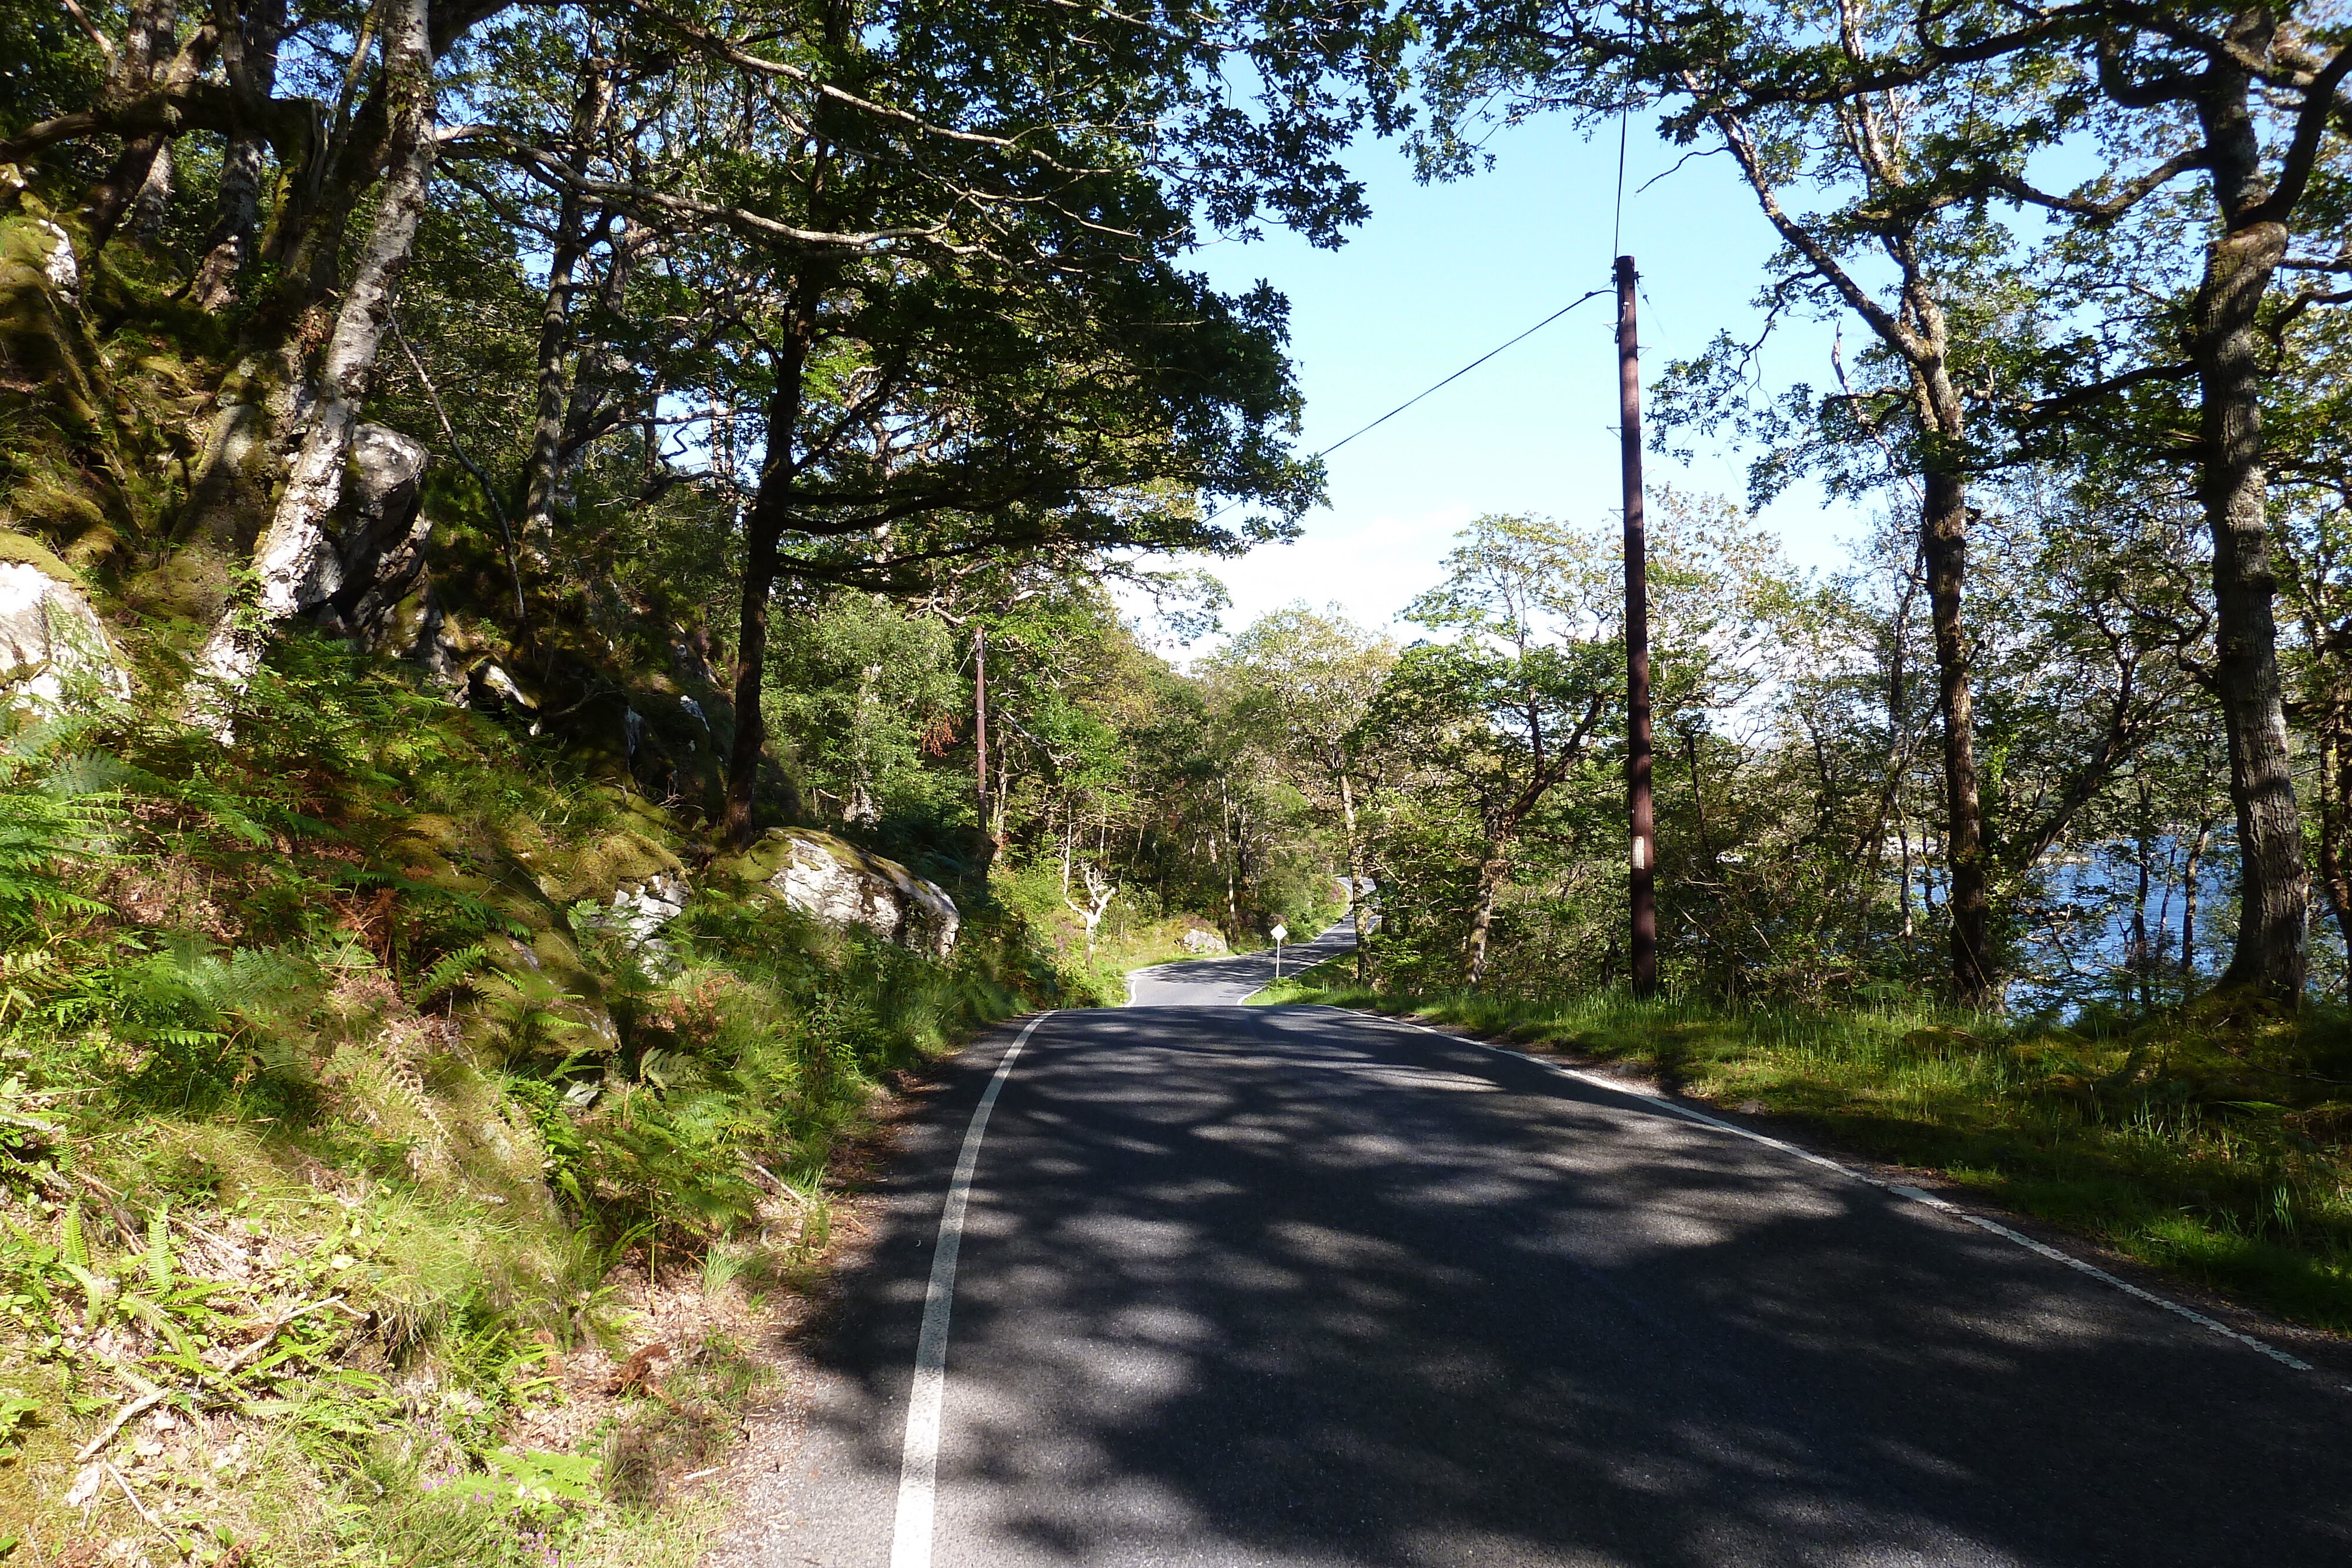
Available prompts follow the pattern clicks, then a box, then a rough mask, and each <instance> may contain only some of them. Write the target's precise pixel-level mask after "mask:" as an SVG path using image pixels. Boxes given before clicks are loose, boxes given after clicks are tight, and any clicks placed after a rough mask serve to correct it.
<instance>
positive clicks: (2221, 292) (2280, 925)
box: [2186, 10, 2310, 1004]
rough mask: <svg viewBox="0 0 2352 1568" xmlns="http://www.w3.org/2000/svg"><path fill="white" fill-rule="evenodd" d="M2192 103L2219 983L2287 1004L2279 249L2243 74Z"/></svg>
mask: <svg viewBox="0 0 2352 1568" xmlns="http://www.w3.org/2000/svg"><path fill="white" fill-rule="evenodd" d="M2276 26H2277V22H2276V19H2275V18H2274V17H2273V16H2271V14H2270V13H2268V12H2267V11H2258V10H2249V11H2247V12H2245V13H2243V14H2242V15H2241V16H2239V17H2237V18H2236V19H2235V20H2234V21H2233V22H2232V24H2231V28H2230V32H2231V37H2232V39H2233V41H2235V42H2239V43H2241V44H2243V45H2247V46H2249V47H2253V48H2256V49H2257V50H2259V49H2262V48H2265V47H2267V46H2268V44H2269V40H2270V37H2271V34H2272V33H2273V31H2274V30H2275V28H2276ZM2205 81H2206V83H2207V88H2206V90H2205V91H2204V92H2203V93H2202V94H2201V95H2200V98H2199V100H2198V105H2197V107H2198V113H2199V117H2200V120H2201V121H2202V123H2203V127H2204V130H2205V133H2206V145H2207V151H2208V155H2209V157H2210V162H2209V163H2208V165H2207V168H2208V170H2209V171H2210V174H2211V177H2212V182H2213V194H2214V198H2215V201H2216V203H2217V204H2218V205H2219V206H2220V208H2221V215H2222V223H2223V226H2224V232H2223V233H2222V235H2221V237H2220V238H2218V239H2216V240H2215V241H2213V243H2212V244H2211V245H2210V246H2209V247H2208V248H2207V250H2206V253H2205V276H2204V278H2203V280H2202V281H2201V282H2200V284H2199V286H2198V289H2197V294H2196V297H2195V299H2194V302H2193V304H2192V305H2191V307H2190V312H2189V329H2188V333H2187V344H2186V346H2187V349H2188V351H2189V361H2190V362H2191V363H2193V364H2194V365H2195V366H2196V367H2197V383H2198V392H2199V394H2200V409H2199V422H2198V423H2199V432H2198V434H2199V452H2198V482H2197V497H2198V500H2199V502H2200V504H2201V505H2202V507H2204V511H2205V520H2206V523H2207V526H2208V527H2209V528H2210V529H2211V530H2212V535H2213V636H2214V644H2215V648H2214V652H2215V658H2214V677H2215V685H2216V687H2217V689H2218V691H2219V694H2220V696H2221V718H2222V728H2223V730H2224V731H2225V733H2226V734H2227V735H2228V737H2229V743H2230V801H2231V805H2232V806H2233V807H2234V808H2235V809H2236V812H2237V820H2238V859H2239V864H2240V867H2241V870H2240V873H2239V878H2238V942H2237V949H2236V951H2235V952H2234V953H2233V954H2232V955H2231V958H2230V964H2229V967H2228V968H2227V969H2225V970H2224V971H2223V972H2222V975H2221V984H2222V985H2224V986H2249V987H2252V988H2255V989H2256V990H2259V991H2260V992H2262V993H2263V995H2265V996H2268V997H2271V998H2274V999H2276V1000H2279V1001H2284V1002H2287V1003H2289V1004H2293V1003H2294V1002H2295V1001H2297V1000H2299V999H2300V998H2301V997H2302V995H2303V987H2304V980H2305V968H2306V966H2307V964H2308V962H2309V955H2308V952H2307V950H2306V948H2305V912H2306V908H2307V904H2308V901H2309V897H2310V873H2309V871H2308V870H2307V868H2306V867H2305V862H2304V853H2303V821H2302V817H2301V814H2300V813H2299V812H2298V810H2296V807H2295V799H2294V771H2293V760H2292V758H2291V756H2290V753H2289V750H2288V745H2287V733H2286V705H2285V699H2284V691H2283V690H2282V687H2281V683H2280V679H2279V666H2278V628H2277V625H2276V623H2275V622H2274V621H2273V612H2272V600H2273V595H2274V593H2275V592H2276V589H2277V578H2276V574H2275V573H2274V571H2273V570H2272V566H2271V541H2270V527H2269V517H2268V507H2267V506H2266V500H2267V490H2268V486H2269V480H2270V475H2269V471H2268V469H2267V467H2266V466H2265V465H2264V464H2263V417H2262V379H2263V362H2262V344H2261V339H2260V336H2259V334H2258V333H2257V331H2256V329H2255V318H2256V315H2257V313H2258V312H2259V311H2260V309H2261V307H2262V302H2263V294H2264V293H2265V292H2266V291H2267V290H2268V289H2269V287H2270V283H2271V277H2272V276H2273V274H2274V273H2275V272H2276V271H2277V269H2278V264H2279V262H2280V261H2281V260H2282V259H2284V256H2285V255H2286V246H2287V230H2286V225H2284V223H2282V222H2279V221H2276V220H2275V219H2273V218H2271V217H2268V216H2263V217H2259V218H2254V217H2251V216H2250V214H2253V213H2255V212H2256V211H2257V209H2258V207H2259V204H2261V203H2262V202H2263V200H2264V198H2265V197H2267V196H2268V194H2269V193H2268V192H2267V191H2266V190H2264V189H2263V186H2262V184H2261V178H2262V134H2261V129H2260V127H2259V126H2258V125H2257V124H2256V122H2255V120H2254V116H2253V114H2252V110H2251V108H2250V106H2249V101H2248V100H2249V98H2250V96H2251V92H2252V80H2251V78H2248V77H2247V76H2246V74H2245V73H2244V72H2242V71H2241V70H2238V69H2236V68H2224V67H2223V66H2221V65H2218V64H2217V65H2215V66H2213V67H2211V68H2209V70H2208V73H2207V75H2206V77H2205Z"/></svg>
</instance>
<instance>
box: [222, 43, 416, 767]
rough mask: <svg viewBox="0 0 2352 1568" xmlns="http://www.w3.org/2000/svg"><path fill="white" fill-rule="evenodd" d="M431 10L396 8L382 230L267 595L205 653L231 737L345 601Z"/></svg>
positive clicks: (370, 251)
mask: <svg viewBox="0 0 2352 1568" xmlns="http://www.w3.org/2000/svg"><path fill="white" fill-rule="evenodd" d="M428 10H429V7H428V5H427V4H426V0H388V4H387V5H386V6H385V11H386V16H385V33H384V62H383V69H384V89H385V97H386V99H387V100H388V101H387V110H388V111H389V113H390V116H391V127H392V133H391V136H390V139H389V151H390V154H391V156H390V162H389V165H388V168H387V171H386V172H385V175H384V179H383V193H382V195H381V198H380V200H379V202H378V204H377V206H376V212H375V220H374V223H373V226H372V227H371V229H370V232H369V235H368V239H367V244H366V246H364V247H363V248H362V251H361V253H360V258H359V266H358V267H357V269H356V270H355V271H354V272H353V274H352V281H351V286H350V287H348V288H347V289H346V290H345V291H344V293H343V302H342V308H341V309H340V310H339V311H337V312H336V316H335V325H334V329H333V331H332V332H331V334H330V336H329V337H328V340H327V347H326V352H325V354H324V356H323V357H322V358H321V359H320V364H319V374H318V377H317V381H316V382H315V385H314V388H313V393H314V395H313V398H312V400H311V404H310V414H309V418H308V422H307V428H306V429H305V430H304V432H303V435H302V445H301V450H300V451H299V454H298V455H296V457H295V460H294V466H293V470H292V472H291V473H290V474H289V476H287V481H286V490H285V494H284V495H283V497H280V499H279V500H278V507H277V509H276V511H275V512H274V514H273V515H272V516H271V517H270V520H269V527H268V530H267V531H265V532H264V533H263V535H262V536H261V539H260V542H259V543H258V544H257V545H256V546H255V548H254V558H253V568H254V574H255V577H256V578H257V586H258V591H257V596H256V598H255V600H254V602H253V604H252V605H251V606H250V608H248V607H247V606H245V605H241V604H236V603H232V604H230V605H228V606H227V607H226V609H224V610H223V611H222V612H221V615H220V619H219V620H218V621H217V622H215V625H214V627H213V632H212V635H211V636H210V637H209V638H208V639H207V640H206V641H205V646H204V649H203V651H202V652H201V653H199V654H198V655H197V658H196V667H195V671H194V674H193V675H192V676H191V678H190V680H189V694H188V695H189V699H190V700H189V706H190V709H191V711H192V712H194V713H196V714H198V715H199V716H203V717H204V718H205V720H206V721H207V722H208V723H210V725H211V726H212V727H213V728H214V729H215V732H216V733H219V734H222V735H224V736H226V733H227V729H228V719H227V716H226V709H227V706H228V704H229V703H230V702H231V701H232V700H233V699H234V697H235V695H236V694H237V693H239V692H242V691H243V690H244V689H245V685H246V683H247V681H248V680H250V679H251V678H252V674H253V671H254V669H255V667H256V666H257V665H258V664H260V662H261V655H262V651H263V649H264V647H265V645H266V643H267V640H268V634H269V632H271V631H272V630H274V629H275V628H276V626H277V625H278V623H279V622H283V621H285V620H286V619H287V618H288V617H289V616H291V615H293V614H295V613H296V612H299V611H301V610H304V609H307V608H309V607H310V606H312V605H315V604H317V603H319V602H320V601H323V600H324V599H325V598H326V597H327V595H328V594H329V593H331V591H333V587H334V585H333V584H332V583H331V581H329V580H328V578H329V575H330V573H331V567H332V565H333V557H332V553H331V551H330V549H328V547H327V533H326V525H327V518H328V517H330V516H331V514H332V513H333V511H334V509H335V506H336V503H337V502H338V501H340V500H341V497H342V490H343V467H344V465H345V463H346V461H347V460H348V459H349V457H350V455H351V445H352V430H353V428H354V427H356V426H357V424H358V423H359V414H360V409H361V406H362V403H363V402H365V401H366V398H367V392H368V385H369V382H371V381H372V380H373V376H374V371H375V361H376V350H377V349H378V348H379V346H380V345H381V344H382V342H383V324H384V319H385V318H386V317H387V316H389V315H390V314H391V311H392V290H393V286H394V283H395V282H397V281H398V279H399V276H400V272H401V269H402V267H404V266H406V265H407V262H408V257H409V253H410V252H411V251H412V250H413V249H414V248H415V242H416V228H417V224H418V222H419V221H420V220H421V219H422V218H423V216H424V213H425V195H426V190H427V187H428V185H429V184H430V183H431V179H432V172H433V153H434V146H435V142H434V124H433V110H434V104H433V98H434V89H433V63H432V60H433V57H432V40H431V36H430V31H429V22H428Z"/></svg>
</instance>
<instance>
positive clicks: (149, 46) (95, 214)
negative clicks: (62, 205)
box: [81, 0, 180, 269]
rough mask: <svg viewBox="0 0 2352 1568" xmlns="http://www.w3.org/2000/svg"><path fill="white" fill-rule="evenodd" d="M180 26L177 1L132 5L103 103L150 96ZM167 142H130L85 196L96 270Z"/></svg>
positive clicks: (148, 137) (156, 136)
mask: <svg viewBox="0 0 2352 1568" xmlns="http://www.w3.org/2000/svg"><path fill="white" fill-rule="evenodd" d="M179 26H180V5H179V0H133V3H132V5H131V9H130V14H129V16H126V17H125V18H124V22H123V28H122V47H121V50H120V51H119V52H118V53H117V54H116V56H115V58H114V63H113V65H112V66H111V67H110V68H109V69H108V71H107V76H106V85H105V87H104V88H103V89H101V91H100V101H101V102H104V103H108V104H121V103H127V102H129V101H130V100H131V99H136V98H138V97H140V96H141V95H142V94H144V93H146V92H148V91H150V90H152V89H153V88H154V87H155V85H156V84H157V82H158V81H159V80H160V79H161V78H162V77H163V75H164V73H165V71H166V69H167V68H168V67H169V65H170V62H171V61H172V58H173V55H174V54H175V53H176V52H177V45H178V34H179ZM169 140H170V139H169V138H168V137H166V136H165V135H164V134H163V132H162V131H149V132H148V133H147V134H145V135H143V136H134V137H131V139H130V140H129V141H125V142H124V143H123V144H122V149H121V152H117V153H116V154H115V156H114V161H113V162H111V163H110V164H108V165H107V170H106V172H105V174H104V175H103V176H101V177H100V180H99V182H98V183H97V184H95V185H92V186H91V187H90V188H89V191H88V192H87V193H84V195H83V196H82V200H81V215H82V220H83V222H84V223H86V224H87V225H89V256H90V265H91V267H92V268H93V269H95V267H97V264H98V254H99V252H100V251H102V250H104V249H105V248H106V242H107V241H109V240H110V239H112V238H113V237H114V231H115V230H116V229H117V228H119V227H121V224H122V219H123V215H124V214H126V213H128V212H129V211H130V210H131V203H132V201H133V200H135V199H136V198H137V197H138V195H139V193H140V192H141V191H142V189H144V188H145V187H146V184H147V181H148V177H149V175H150V174H151V173H152V172H153V170H154V166H155V158H156V155H157V154H158V153H159V152H163V149H164V147H165V146H166V145H168V143H169Z"/></svg>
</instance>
